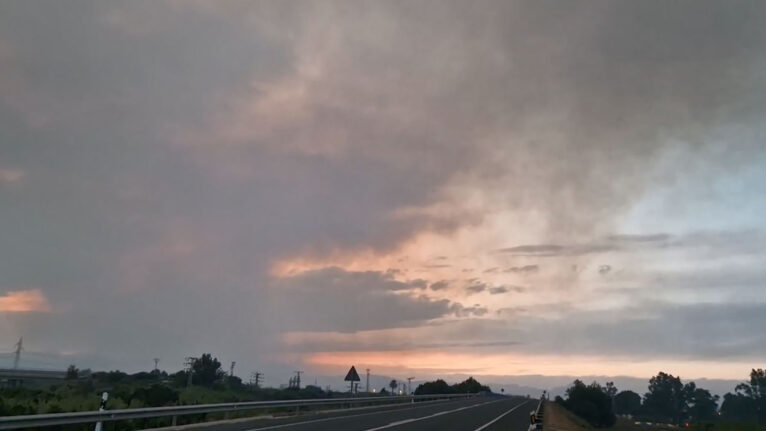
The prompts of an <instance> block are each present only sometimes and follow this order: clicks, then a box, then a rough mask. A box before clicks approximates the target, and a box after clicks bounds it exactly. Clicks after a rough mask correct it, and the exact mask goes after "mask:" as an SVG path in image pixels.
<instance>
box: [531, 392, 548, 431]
mask: <svg viewBox="0 0 766 431" xmlns="http://www.w3.org/2000/svg"><path fill="white" fill-rule="evenodd" d="M544 406H545V396H543V397H541V398H540V402H538V403H537V408H535V409H534V410H532V411H531V412H529V422H530V424H529V431H534V430H542V429H543V415H544V414H545V412H544V411H543V407H544Z"/></svg>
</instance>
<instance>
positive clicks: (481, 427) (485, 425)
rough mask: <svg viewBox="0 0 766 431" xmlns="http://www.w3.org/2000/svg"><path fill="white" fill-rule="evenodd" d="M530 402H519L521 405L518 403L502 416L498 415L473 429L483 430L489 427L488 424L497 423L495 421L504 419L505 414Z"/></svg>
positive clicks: (476, 430)
mask: <svg viewBox="0 0 766 431" xmlns="http://www.w3.org/2000/svg"><path fill="white" fill-rule="evenodd" d="M528 403H529V402H528V401H527V402H525V403H521V404H519V405H518V406H516V407H513V408H511V409H510V410H508V411H507V412H505V413H503V414H501V415H500V416H498V417H496V418H494V419H492V420H491V421H489V422H487V423H485V424H484V425H482V426H480V427H478V428H476V429H475V430H473V431H481V430H483V429H484V428H487V427H488V426H490V425H492V424H493V423H495V422H497V421H499V420H500V419H502V417H503V416H505V415H507V414H508V413H510V412H512V411H514V410H516V409H517V408H519V407H521V406H523V405H524V404H528Z"/></svg>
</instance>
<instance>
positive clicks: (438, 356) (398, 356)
mask: <svg viewBox="0 0 766 431" xmlns="http://www.w3.org/2000/svg"><path fill="white" fill-rule="evenodd" d="M305 363H306V364H307V365H309V366H314V367H316V368H318V369H321V370H323V371H333V372H336V373H338V372H342V370H343V369H347V368H348V367H349V366H350V364H355V365H357V366H361V367H370V368H375V369H376V370H377V372H379V373H389V374H394V375H395V374H397V373H401V372H404V371H407V372H418V373H419V375H424V376H425V375H428V376H434V377H435V376H439V375H444V374H469V375H474V376H501V375H506V376H510V375H529V374H539V375H545V376H557V375H612V376H616V375H622V376H633V377H646V376H651V375H654V374H656V373H657V372H658V371H660V370H663V371H666V372H670V373H673V374H677V375H683V376H689V377H695V378H696V377H707V378H721V379H727V378H733V376H741V375H744V374H746V373H747V371H748V370H749V369H750V368H752V364H751V363H749V362H741V363H740V362H726V363H721V362H712V361H692V360H683V359H677V360H645V361H641V360H636V359H635V358H628V357H613V356H610V357H599V356H562V355H555V356H553V355H525V354H503V353H497V354H496V353H491V354H481V353H457V352H455V353H453V352H443V351H423V350H420V351H418V350H406V351H385V352H322V353H316V354H313V355H309V356H308V357H306V358H305Z"/></svg>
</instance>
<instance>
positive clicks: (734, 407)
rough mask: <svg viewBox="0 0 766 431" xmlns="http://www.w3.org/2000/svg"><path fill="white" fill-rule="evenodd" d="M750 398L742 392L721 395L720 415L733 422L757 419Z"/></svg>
mask: <svg viewBox="0 0 766 431" xmlns="http://www.w3.org/2000/svg"><path fill="white" fill-rule="evenodd" d="M755 410H756V409H755V404H754V403H753V400H752V398H750V397H748V396H745V395H744V394H741V393H738V394H732V393H728V394H726V395H724V396H723V403H722V404H721V416H723V418H724V419H726V420H728V421H733V422H755V421H756V420H757V416H756V412H755Z"/></svg>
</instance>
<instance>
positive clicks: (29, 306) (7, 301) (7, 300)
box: [0, 289, 51, 313]
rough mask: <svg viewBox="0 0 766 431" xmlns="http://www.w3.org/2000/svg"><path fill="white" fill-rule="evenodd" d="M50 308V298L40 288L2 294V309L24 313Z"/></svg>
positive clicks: (0, 308) (0, 304)
mask: <svg viewBox="0 0 766 431" xmlns="http://www.w3.org/2000/svg"><path fill="white" fill-rule="evenodd" d="M50 309H51V307H50V304H49V303H48V299H47V298H46V297H45V295H43V292H42V291H40V289H31V290H17V291H11V292H8V293H6V294H5V295H2V296H0V311H7V312H18V313H23V312H30V311H50Z"/></svg>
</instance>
